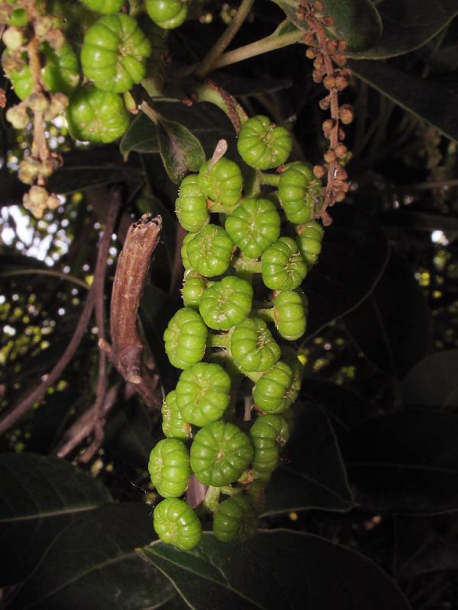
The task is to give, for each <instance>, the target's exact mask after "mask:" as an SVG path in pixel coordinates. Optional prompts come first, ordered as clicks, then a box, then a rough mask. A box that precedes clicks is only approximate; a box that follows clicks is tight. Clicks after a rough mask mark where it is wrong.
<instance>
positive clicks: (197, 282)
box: [181, 269, 207, 310]
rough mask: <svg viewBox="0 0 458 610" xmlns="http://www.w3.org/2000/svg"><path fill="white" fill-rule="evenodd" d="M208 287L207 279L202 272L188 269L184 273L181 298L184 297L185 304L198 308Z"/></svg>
mask: <svg viewBox="0 0 458 610" xmlns="http://www.w3.org/2000/svg"><path fill="white" fill-rule="evenodd" d="M206 287H207V281H206V279H205V278H204V277H202V276H201V275H200V273H197V271H193V270H192V269H188V270H187V271H186V273H185V274H184V279H183V287H182V289H181V298H182V299H183V304H184V306H185V307H192V308H193V309H196V310H198V309H199V305H200V300H201V298H202V295H203V293H204V291H205V289H206Z"/></svg>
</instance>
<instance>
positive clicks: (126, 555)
mask: <svg viewBox="0 0 458 610" xmlns="http://www.w3.org/2000/svg"><path fill="white" fill-rule="evenodd" d="M154 537H155V535H154V531H153V527H152V520H151V515H150V509H149V507H148V506H146V505H144V504H134V503H124V504H111V505H105V506H103V507H100V508H99V509H97V510H94V511H92V512H91V513H90V514H88V515H86V516H84V517H83V518H82V519H80V520H79V521H78V522H76V523H75V524H73V525H72V526H71V527H69V528H67V530H65V531H64V532H63V533H62V534H61V535H60V536H59V537H57V538H55V539H54V540H53V541H50V543H51V544H50V547H49V549H48V551H47V553H46V555H45V556H44V558H43V560H42V561H41V563H40V565H39V566H38V567H37V569H36V570H35V571H34V573H33V574H32V576H31V577H30V578H29V579H28V580H27V581H26V582H25V583H24V585H23V586H22V587H21V588H20V589H19V591H18V592H17V594H16V596H15V597H14V598H13V600H12V602H11V604H10V605H8V609H9V610H28V609H29V608H30V609H32V608H33V609H34V610H62V609H63V608H65V610H81V608H97V610H144V609H145V608H158V607H160V606H161V605H162V604H164V603H165V602H167V601H168V600H170V599H172V598H173V597H174V596H175V592H174V589H173V587H172V585H171V584H170V582H169V581H168V580H167V579H166V578H165V577H164V576H162V574H160V573H159V572H158V571H157V570H155V569H152V568H151V566H150V565H148V564H146V563H145V562H144V561H143V560H142V559H141V558H140V557H139V556H138V555H137V554H136V553H135V549H136V548H137V547H139V546H144V545H146V544H148V543H149V542H150V541H151V540H153V539H154ZM172 607H173V606H172Z"/></svg>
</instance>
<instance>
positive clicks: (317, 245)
mask: <svg viewBox="0 0 458 610" xmlns="http://www.w3.org/2000/svg"><path fill="white" fill-rule="evenodd" d="M297 231H298V236H297V237H296V243H297V245H298V248H299V250H300V251H301V253H302V256H303V257H304V258H305V260H306V261H307V263H308V264H309V265H310V266H312V265H314V264H315V263H316V261H317V259H318V256H319V254H320V252H321V246H322V243H321V242H322V241H323V235H324V229H323V227H322V226H321V225H320V224H319V223H318V222H317V221H316V220H311V221H310V222H308V223H306V224H303V225H300V226H299V227H297Z"/></svg>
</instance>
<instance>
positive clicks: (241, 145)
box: [237, 115, 293, 169]
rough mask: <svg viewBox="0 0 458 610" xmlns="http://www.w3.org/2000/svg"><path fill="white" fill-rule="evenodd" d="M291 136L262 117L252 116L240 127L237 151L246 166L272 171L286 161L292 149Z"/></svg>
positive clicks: (285, 130)
mask: <svg viewBox="0 0 458 610" xmlns="http://www.w3.org/2000/svg"><path fill="white" fill-rule="evenodd" d="M292 145H293V143H292V138H291V134H290V133H289V131H288V130H287V129H285V128H284V127H276V126H275V125H274V124H273V123H271V121H270V119H269V118H268V117H266V116H263V115H258V116H254V117H252V118H250V119H248V120H247V121H245V123H244V124H243V125H242V129H241V130H240V133H239V137H238V140H237V149H238V151H239V153H240V156H241V157H242V159H243V160H244V161H245V163H246V164H247V165H250V166H251V167H254V168H256V169H272V168H274V167H278V166H279V165H282V164H283V163H285V162H286V161H287V160H288V157H289V155H290V153H291V149H292Z"/></svg>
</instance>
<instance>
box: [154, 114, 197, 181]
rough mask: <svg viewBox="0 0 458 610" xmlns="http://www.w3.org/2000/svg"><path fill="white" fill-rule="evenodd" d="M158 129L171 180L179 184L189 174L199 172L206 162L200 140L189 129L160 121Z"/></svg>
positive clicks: (160, 147) (161, 150)
mask: <svg viewBox="0 0 458 610" xmlns="http://www.w3.org/2000/svg"><path fill="white" fill-rule="evenodd" d="M157 128H158V132H157V135H158V142H159V152H160V155H161V158H162V162H163V163H164V167H165V169H166V170H167V173H168V175H169V178H170V180H172V182H175V183H176V184H178V183H179V182H181V180H182V179H183V178H184V177H185V175H186V174H187V173H189V172H197V171H198V170H199V168H200V166H201V165H202V164H203V163H204V161H205V152H204V149H203V148H202V145H201V144H200V142H199V140H198V139H197V138H196V136H194V135H193V134H192V133H191V132H190V131H189V129H188V128H187V127H185V126H184V125H180V123H176V122H175V121H167V120H165V119H163V118H162V119H160V121H159V124H158V126H157Z"/></svg>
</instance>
